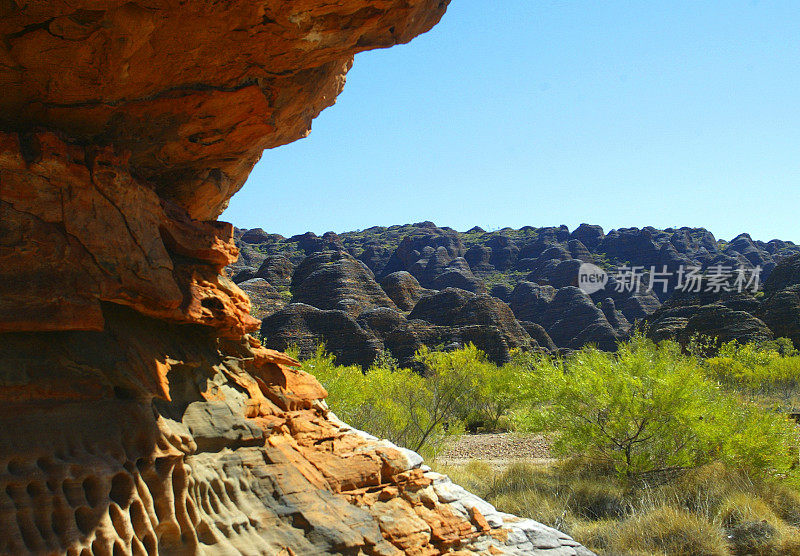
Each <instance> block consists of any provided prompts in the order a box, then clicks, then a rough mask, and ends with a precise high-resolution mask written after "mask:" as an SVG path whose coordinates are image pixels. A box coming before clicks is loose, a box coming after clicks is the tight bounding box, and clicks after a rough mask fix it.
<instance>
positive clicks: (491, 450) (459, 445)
mask: <svg viewBox="0 0 800 556" xmlns="http://www.w3.org/2000/svg"><path fill="white" fill-rule="evenodd" d="M475 460H478V461H484V462H486V463H489V464H490V465H492V467H506V466H508V465H509V464H511V463H515V462H519V461H529V462H532V463H549V462H552V461H553V460H552V456H551V455H550V441H549V439H548V438H547V437H546V436H543V435H541V434H517V433H495V434H465V435H461V436H459V437H457V438H456V439H455V440H454V441H453V442H452V443H451V444H450V445H449V446H448V447H447V448H445V449H444V450H443V451H442V452H441V453H440V454H439V456H438V457H437V458H436V461H437V463H441V464H443V465H466V464H467V463H469V462H470V461H475Z"/></svg>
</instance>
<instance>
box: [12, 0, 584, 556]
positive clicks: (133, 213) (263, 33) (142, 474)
mask: <svg viewBox="0 0 800 556" xmlns="http://www.w3.org/2000/svg"><path fill="white" fill-rule="evenodd" d="M446 6H447V1H438V0H404V1H398V0H371V1H370V0H346V1H344V2H336V3H330V2H320V1H317V0H301V1H296V2H277V1H271V0H267V1H265V2H254V1H252V0H231V1H226V2H216V1H213V2H212V1H210V0H201V1H197V2H192V3H185V2H177V1H171V0H143V1H140V2H121V1H117V0H92V1H89V0H64V1H59V2H51V1H44V0H22V1H19V0H18V1H16V2H13V1H12V2H0V34H2V36H3V41H0V90H2V91H3V94H2V95H0V401H2V404H0V446H2V450H0V553H2V554H15V555H16V554H26V553H32V554H69V555H74V556H78V555H80V556H89V555H98V556H99V555H112V554H113V555H118V554H149V555H153V554H199V553H208V554H276V555H277V554H281V555H290V554H294V555H300V554H308V555H316V554H326V553H330V554H400V553H406V554H440V553H442V552H445V551H450V550H462V551H466V552H483V553H492V554H495V553H503V552H505V553H512V554H513V553H533V554H553V555H556V554H580V553H584V552H585V551H584V550H583V549H582V548H580V547H579V546H577V544H576V543H575V542H574V541H572V540H571V539H569V538H568V537H566V536H565V535H562V534H560V533H558V532H556V531H553V530H552V529H549V528H546V527H544V526H542V525H539V524H536V523H534V522H531V521H527V520H520V519H518V518H515V517H513V516H508V515H505V514H501V513H499V512H497V511H495V510H494V508H492V507H491V506H490V505H488V504H486V503H485V502H483V501H481V500H479V499H477V498H475V497H473V496H472V495H470V494H469V493H467V492H465V491H463V490H462V489H459V488H458V487H456V486H455V485H452V484H451V483H450V482H449V481H448V480H447V478H446V477H443V476H441V475H436V474H434V473H431V472H430V471H429V470H428V469H427V468H426V467H425V466H424V465H423V464H422V461H421V459H420V458H419V456H417V455H416V454H413V453H411V452H408V451H407V450H404V449H402V448H399V447H396V446H393V445H391V444H389V443H386V442H382V441H380V440H378V439H376V438H372V437H369V436H368V435H366V434H364V433H360V432H358V431H354V430H353V429H351V428H349V427H348V426H347V425H345V424H343V423H341V422H339V421H338V419H336V418H335V416H334V415H332V414H331V413H330V412H329V411H328V409H327V407H326V405H325V402H324V398H325V396H326V395H327V394H326V392H325V390H324V389H323V388H322V387H321V386H320V384H319V383H318V382H317V381H316V380H315V379H314V378H313V377H312V376H310V375H308V374H306V373H304V372H302V371H300V370H298V369H297V366H298V364H297V362H296V361H294V360H292V359H290V358H288V357H287V356H285V355H283V354H281V353H279V352H277V351H273V350H270V349H267V348H265V347H263V346H261V344H260V343H259V342H258V341H257V340H255V339H253V338H252V337H251V336H249V335H248V334H247V333H248V332H251V331H254V330H256V329H257V328H258V326H259V323H258V321H257V320H255V319H254V318H252V317H251V316H250V315H249V311H250V308H251V306H250V301H249V299H248V298H247V296H246V295H245V294H244V293H243V292H242V290H241V289H239V288H238V287H237V286H236V285H235V284H234V283H233V282H232V281H231V280H230V279H229V278H227V277H226V276H225V275H224V272H223V268H224V267H226V266H229V265H231V264H232V263H234V261H235V260H236V258H237V255H238V249H237V248H236V246H235V244H234V241H233V237H234V230H233V228H232V227H231V226H230V225H228V224H225V223H222V222H216V221H215V220H213V219H214V218H215V217H216V216H217V215H218V214H219V213H220V211H221V210H222V209H223V208H224V206H225V204H226V202H227V200H228V198H229V197H230V196H231V195H232V194H233V193H234V192H235V191H236V190H237V189H238V188H239V187H240V186H241V185H242V183H243V182H244V180H245V178H246V177H247V175H248V173H249V171H250V169H251V168H252V166H253V164H254V163H255V162H256V160H257V159H258V157H259V156H260V153H261V151H262V150H263V149H264V148H267V147H274V146H277V145H280V144H283V143H286V142H289V141H292V140H294V139H297V138H299V137H302V136H304V135H305V134H306V133H307V132H308V130H309V128H310V124H311V120H312V119H313V118H314V117H315V116H316V115H317V114H318V113H319V111H320V110H322V109H323V108H325V107H326V106H329V105H330V104H332V103H333V102H334V99H335V97H336V95H337V94H338V92H339V91H340V90H341V88H342V86H343V84H344V74H345V72H346V71H347V69H348V68H349V67H350V64H351V62H352V56H353V54H354V53H356V52H359V51H362V50H367V49H369V48H375V47H385V46H391V45H393V44H396V43H400V42H405V41H408V40H410V39H411V38H412V37H413V36H415V35H417V34H419V33H420V32H423V31H426V30H427V29H429V28H430V27H431V26H432V25H433V24H435V23H436V22H437V21H438V19H439V18H440V17H441V15H442V14H443V12H444V10H445V9H446ZM265 235H266V236H267V237H266V238H265V237H264V236H265ZM247 239H249V240H251V241H255V242H259V241H267V240H268V239H269V237H268V234H265V233H263V231H262V233H258V232H248V233H247ZM311 239H313V238H311ZM318 239H319V238H318ZM337 239H338V238H336V237H330V236H329V237H325V236H323V238H321V241H322V243H323V244H324V245H329V244H330V245H335V246H337V247H338V246H340V245H341V240H339V241H338V242H337ZM312 247H313V246H312ZM450 256H452V257H456V256H459V253H452V254H451V255H450ZM245 258H246V261H245V262H246V263H247V264H246V265H242V266H240V267H239V269H240V271H241V272H249V270H247V269H249V268H256V269H258V268H259V267H260V265H261V264H262V263H263V261H264V258H263V257H262V256H261V255H260V254H259V251H258V250H257V249H255V248H252V249H249V250H248V251H247V252H246V257H245ZM292 262H293V263H294V262H295V261H292ZM358 264H360V263H358ZM285 267H287V265H285V264H284V265H283V268H278V267H276V268H271V269H265V273H266V272H267V270H269V271H270V272H271V273H272V274H269V275H270V276H271V277H273V275H274V278H281V274H284V275H285V274H286V268H285ZM283 277H284V278H285V276H283ZM241 278H242V281H243V282H246V281H247V279H248V278H257V279H262V278H259V277H256V276H248V277H245V275H242V276H241ZM267 283H268V282H267ZM275 286H279V284H276V285H275ZM247 287H248V288H251V290H252V291H254V292H255V291H256V290H257V289H258V288H259V287H261V290H259V291H262V290H263V291H264V292H265V294H269V296H272V299H273V301H274V300H275V299H274V295H273V294H274V292H273V291H271V290H269V289H268V288H267V287H266V286H264V285H263V284H261V283H255V284H254V283H252V282H251V283H250V284H247ZM283 287H285V286H283ZM253 288H255V289H253ZM276 291H277V290H276ZM269 296H266V298H269ZM386 299H387V300H388V297H387V298H386ZM389 304H391V301H389ZM348 318H352V317H349V315H348ZM372 322H373V324H374V325H376V326H377V324H375V323H376V322H377V320H375V319H373V320H372Z"/></svg>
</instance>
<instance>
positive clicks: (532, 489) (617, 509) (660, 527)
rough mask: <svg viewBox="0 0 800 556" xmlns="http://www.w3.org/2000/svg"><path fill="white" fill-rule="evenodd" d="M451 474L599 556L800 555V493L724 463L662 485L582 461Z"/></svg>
mask: <svg viewBox="0 0 800 556" xmlns="http://www.w3.org/2000/svg"><path fill="white" fill-rule="evenodd" d="M441 470H442V471H443V472H445V473H448V474H449V475H450V476H451V478H453V479H454V480H455V481H456V482H458V483H459V484H461V485H462V486H464V487H465V488H467V489H469V490H472V491H473V492H475V493H476V494H478V495H480V496H482V497H484V498H486V499H487V500H488V501H489V502H491V503H492V504H494V505H495V506H496V507H497V508H498V509H500V510H502V511H506V512H510V513H514V514H516V515H520V516H524V517H530V518H532V519H535V520H537V521H540V522H542V523H544V524H546V525H549V526H551V527H556V528H558V529H561V530H563V531H565V532H566V533H568V534H570V535H572V536H573V537H574V538H575V539H576V540H578V541H579V542H581V543H582V544H584V545H585V546H586V547H587V548H590V549H591V550H593V551H595V552H597V553H598V554H609V555H615V556H617V555H618V556H639V555H641V556H650V555H658V556H661V555H665V554H666V555H673V554H675V555H681V554H683V555H687V556H702V555H708V556H716V555H721V556H734V555H736V556H738V555H759V556H772V555H775V556H777V555H786V556H792V555H797V556H800V533H799V532H798V531H799V530H798V527H797V525H798V522H800V492H798V491H797V490H796V489H795V488H794V487H792V486H789V485H786V484H782V483H779V482H776V481H774V480H770V481H763V480H758V481H754V480H751V479H749V478H748V477H747V476H746V475H744V474H743V473H740V472H736V471H732V470H730V469H729V468H726V467H725V466H723V465H721V464H711V465H707V466H704V467H700V468H698V469H694V470H691V471H688V472H686V473H684V474H683V475H681V476H680V477H677V478H675V479H674V480H672V481H671V482H669V483H667V484H661V485H656V486H652V485H651V486H647V485H642V484H636V485H633V484H631V483H630V482H627V483H623V482H621V481H620V480H619V479H618V478H617V476H616V475H614V474H613V473H610V472H609V470H607V469H602V468H594V467H587V466H585V465H583V464H581V463H580V462H575V461H564V462H559V463H556V464H551V465H534V464H515V465H512V466H509V467H508V468H507V469H506V470H504V471H499V472H498V471H496V470H494V469H492V467H490V466H489V465H487V464H485V463H480V462H473V463H470V464H468V465H467V466H463V467H450V468H444V469H441Z"/></svg>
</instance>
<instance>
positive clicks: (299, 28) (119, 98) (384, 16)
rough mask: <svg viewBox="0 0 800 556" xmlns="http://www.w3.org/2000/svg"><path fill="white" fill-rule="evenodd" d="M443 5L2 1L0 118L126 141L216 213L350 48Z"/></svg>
mask: <svg viewBox="0 0 800 556" xmlns="http://www.w3.org/2000/svg"><path fill="white" fill-rule="evenodd" d="M448 3H449V0H448V1H445V0H402V1H401V0H381V1H375V0H369V1H368V0H344V1H342V2H320V1H318V0H293V1H291V2H285V1H282V0H267V1H260V2H256V1H253V0H226V1H224V2H214V1H210V0H199V1H192V2H181V1H178V0H139V1H136V2H126V1H122V0H65V1H57V2H54V1H52V0H9V1H4V2H0V36H2V37H3V41H2V42H0V91H2V95H0V126H2V128H4V129H6V130H8V131H17V132H28V131H30V130H32V129H35V128H38V127H42V128H45V129H55V130H59V131H60V132H62V133H63V134H65V135H66V136H67V137H69V138H70V140H71V141H76V142H79V143H81V144H85V145H102V146H113V147H114V148H115V149H117V150H120V151H125V152H129V153H130V167H131V170H132V174H133V175H134V176H135V177H136V178H138V179H141V180H144V181H146V182H149V183H151V184H152V185H153V186H154V187H155V191H156V193H157V194H158V195H159V196H160V197H162V198H164V199H169V200H171V201H173V202H175V203H177V204H178V205H180V206H182V207H183V208H185V209H186V210H187V211H188V213H189V215H190V216H191V217H192V218H195V219H201V220H202V219H209V218H215V217H216V216H218V215H219V214H220V213H221V212H222V210H223V208H224V206H225V202H226V201H227V199H229V198H230V196H231V195H233V194H234V193H235V192H236V191H237V190H238V189H239V188H240V187H241V186H242V184H243V183H244V181H245V179H246V178H247V175H248V174H249V172H250V170H251V169H252V167H253V165H254V164H255V163H256V161H257V160H258V159H259V157H260V155H261V152H262V151H263V150H264V149H267V148H272V147H277V146H279V145H283V144H285V143H289V142H291V141H294V140H296V139H299V138H301V137H304V136H305V135H306V134H307V133H308V131H309V130H310V128H311V121H312V119H313V118H314V117H316V116H317V115H318V114H319V113H320V111H321V110H323V109H324V108H326V107H328V106H330V105H331V104H333V102H334V101H335V99H336V96H337V95H338V94H339V92H340V91H341V90H342V87H343V86H344V81H345V74H346V73H347V71H348V69H349V68H350V67H351V64H352V62H353V55H354V54H356V53H358V52H362V51H365V50H369V49H373V48H383V47H389V46H392V45H395V44H399V43H405V42H408V41H410V40H411V39H412V38H413V37H415V36H416V35H418V34H420V33H422V32H425V31H427V30H429V29H430V28H431V27H432V26H433V25H434V24H435V23H437V22H438V21H439V19H440V18H441V17H442V15H443V14H444V12H445V9H446V8H447V4H448Z"/></svg>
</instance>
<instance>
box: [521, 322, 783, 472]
mask: <svg viewBox="0 0 800 556" xmlns="http://www.w3.org/2000/svg"><path fill="white" fill-rule="evenodd" d="M529 375H530V380H529V381H528V385H529V388H530V389H531V390H532V391H531V392H530V397H531V399H535V400H536V401H537V402H538V407H536V408H535V409H536V410H535V411H532V412H531V413H530V415H529V418H528V422H529V424H531V425H532V428H533V429H534V430H547V431H552V432H557V433H558V434H557V437H556V440H555V442H554V445H553V448H554V450H555V451H556V452H557V453H560V454H562V455H569V454H583V455H584V456H586V457H590V458H592V459H595V460H598V461H600V462H603V463H607V464H609V465H612V466H613V467H614V468H615V469H616V471H617V472H618V473H619V474H620V475H623V476H628V477H630V476H632V475H635V474H640V473H644V472H653V471H663V470H667V469H670V468H686V467H693V466H696V465H699V464H703V463H706V462H709V461H715V460H719V461H724V462H728V463H731V464H732V465H735V466H737V467H739V468H743V469H747V471H748V472H752V473H754V474H782V473H787V472H788V471H789V470H790V468H791V467H792V466H793V464H794V463H796V461H797V435H796V432H795V430H794V428H793V426H792V425H791V424H790V423H789V422H788V420H787V419H786V418H785V417H783V416H780V415H777V414H774V413H770V412H765V411H763V410H760V409H759V408H757V407H755V406H752V405H750V404H746V403H743V402H742V401H741V400H739V399H738V398H735V397H732V396H729V395H726V394H725V393H723V392H721V391H720V390H719V388H718V387H717V385H716V384H715V383H714V382H712V381H710V380H708V379H707V378H706V377H705V375H704V372H703V370H702V368H701V367H700V365H699V364H698V363H697V361H696V360H695V359H694V358H692V357H687V356H684V355H682V354H681V351H680V347H679V346H678V345H677V344H675V343H671V342H665V343H662V344H661V345H660V346H656V345H655V344H654V343H653V342H652V341H650V340H648V339H646V338H644V337H643V336H636V337H634V338H633V339H632V340H631V341H630V342H629V343H627V344H623V345H621V346H620V349H619V351H618V352H617V353H616V354H609V353H605V352H601V351H599V350H596V349H593V348H584V349H582V350H580V351H579V352H578V353H577V354H575V355H574V356H573V357H572V358H570V359H568V360H566V361H562V360H547V359H542V360H540V362H539V364H537V365H535V366H533V368H532V370H531V372H530V373H529Z"/></svg>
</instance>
